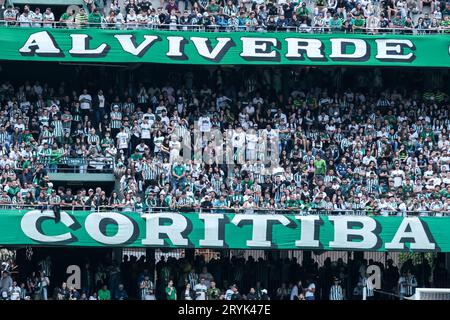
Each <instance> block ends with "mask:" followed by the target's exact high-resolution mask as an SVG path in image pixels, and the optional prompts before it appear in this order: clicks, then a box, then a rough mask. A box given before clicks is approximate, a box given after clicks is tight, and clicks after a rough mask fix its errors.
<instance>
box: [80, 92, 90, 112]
mask: <svg viewBox="0 0 450 320" xmlns="http://www.w3.org/2000/svg"><path fill="white" fill-rule="evenodd" d="M78 100H79V101H80V109H83V110H87V109H90V107H91V102H92V97H91V95H90V94H82V95H80V97H79V98H78ZM82 100H88V101H89V102H87V101H84V102H81V101H82Z"/></svg>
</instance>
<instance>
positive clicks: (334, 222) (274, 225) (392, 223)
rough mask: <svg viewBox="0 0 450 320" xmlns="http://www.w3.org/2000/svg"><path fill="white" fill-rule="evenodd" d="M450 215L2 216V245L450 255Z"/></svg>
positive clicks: (22, 212)
mask: <svg viewBox="0 0 450 320" xmlns="http://www.w3.org/2000/svg"><path fill="white" fill-rule="evenodd" d="M449 230H450V217H420V218H419V217H368V216H326V215H302V214H301V213H297V214H296V213H293V214H288V215H284V214H223V213H174V212H162V213H147V214H139V213H135V212H90V211H89V212H88V211H61V220H60V221H59V222H58V223H56V222H55V219H54V213H53V211H52V210H46V211H43V212H42V211H41V210H30V211H26V210H20V211H19V210H3V211H0V244H1V245H35V246H81V247H102V246H104V247H111V246H117V247H154V248H163V247H167V248H212V249H214V248H215V249H223V248H229V249H298V250H302V249H308V250H344V251H347V250H351V251H353V250H363V251H415V252H418V251H440V252H450V232H449Z"/></svg>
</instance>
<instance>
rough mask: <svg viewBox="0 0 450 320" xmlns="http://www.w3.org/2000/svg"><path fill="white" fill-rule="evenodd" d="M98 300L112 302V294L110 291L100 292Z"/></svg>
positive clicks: (101, 290)
mask: <svg viewBox="0 0 450 320" xmlns="http://www.w3.org/2000/svg"><path fill="white" fill-rule="evenodd" d="M98 300H111V292H110V291H109V290H108V289H106V290H103V289H100V290H98Z"/></svg>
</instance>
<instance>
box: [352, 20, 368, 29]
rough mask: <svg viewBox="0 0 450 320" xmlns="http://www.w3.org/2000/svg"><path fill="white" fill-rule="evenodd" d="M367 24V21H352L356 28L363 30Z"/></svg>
mask: <svg viewBox="0 0 450 320" xmlns="http://www.w3.org/2000/svg"><path fill="white" fill-rule="evenodd" d="M365 24H366V19H359V20H358V19H352V25H354V26H355V27H358V28H362V27H364V25H365Z"/></svg>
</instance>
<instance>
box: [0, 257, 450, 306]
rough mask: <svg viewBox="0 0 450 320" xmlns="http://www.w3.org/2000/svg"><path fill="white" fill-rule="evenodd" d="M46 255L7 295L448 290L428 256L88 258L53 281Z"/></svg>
mask: <svg viewBox="0 0 450 320" xmlns="http://www.w3.org/2000/svg"><path fill="white" fill-rule="evenodd" d="M373 265H374V266H378V267H379V268H380V272H381V277H380V280H381V288H379V289H377V290H375V288H374V287H373V285H372V284H371V281H369V276H370V272H369V271H368V269H367V267H368V266H373ZM53 269H54V267H53V266H52V261H51V259H50V258H49V257H48V258H47V259H44V260H42V261H40V262H39V267H38V268H37V270H39V271H36V272H32V273H30V274H29V275H28V276H27V277H26V280H24V281H20V282H18V280H17V279H16V277H14V279H13V277H12V276H11V272H10V271H8V270H5V271H4V272H3V273H2V278H1V279H0V293H1V298H2V299H4V300H8V299H11V300H20V299H24V300H25V299H31V300H48V299H54V300H127V299H139V300H352V299H353V300H361V299H362V298H363V290H366V296H367V299H382V300H386V299H399V298H400V299H403V298H405V297H411V296H412V295H414V293H415V288H416V287H420V288H424V287H427V288H429V287H432V288H446V287H448V285H449V278H448V271H447V269H445V267H444V263H442V262H440V261H438V260H436V261H432V262H431V263H430V262H429V261H428V260H427V259H423V260H422V262H417V263H413V261H412V260H411V259H409V260H407V261H406V262H405V263H403V264H402V265H401V266H399V267H397V266H396V265H395V264H394V263H393V260H392V259H388V260H387V262H386V265H384V264H383V263H380V262H376V261H373V260H371V259H370V260H369V261H368V260H366V259H359V258H355V259H348V261H346V262H344V260H343V259H341V258H339V259H338V260H336V261H332V260H331V259H330V258H327V259H326V260H325V261H324V263H323V265H321V266H319V264H318V263H317V262H315V261H314V260H313V259H311V258H304V259H303V261H297V259H296V258H295V257H293V258H284V259H282V258H273V257H272V258H269V259H263V258H259V259H254V258H253V257H251V256H250V257H249V258H248V259H245V258H240V257H236V256H233V257H231V259H229V258H227V257H225V258H212V259H211V260H209V261H205V258H204V256H200V255H197V256H195V258H193V259H189V258H179V259H176V258H174V257H169V258H168V259H167V260H166V259H164V257H162V258H161V260H159V261H158V262H157V263H156V264H155V263H154V262H152V260H148V259H147V260H146V258H145V257H144V256H142V257H141V258H139V259H137V258H136V257H134V256H131V257H128V256H125V257H124V259H123V261H122V262H121V263H119V262H117V261H114V260H113V261H111V260H110V259H108V260H99V261H97V263H96V264H95V265H93V264H91V263H90V262H89V261H88V260H86V261H85V263H84V264H83V265H82V266H81V283H80V284H79V285H80V287H79V288H78V289H77V288H75V287H74V285H72V284H67V283H66V282H62V283H53V282H54V281H53V279H54V278H55V277H56V275H55V274H54V273H55V271H54V270H53Z"/></svg>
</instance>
